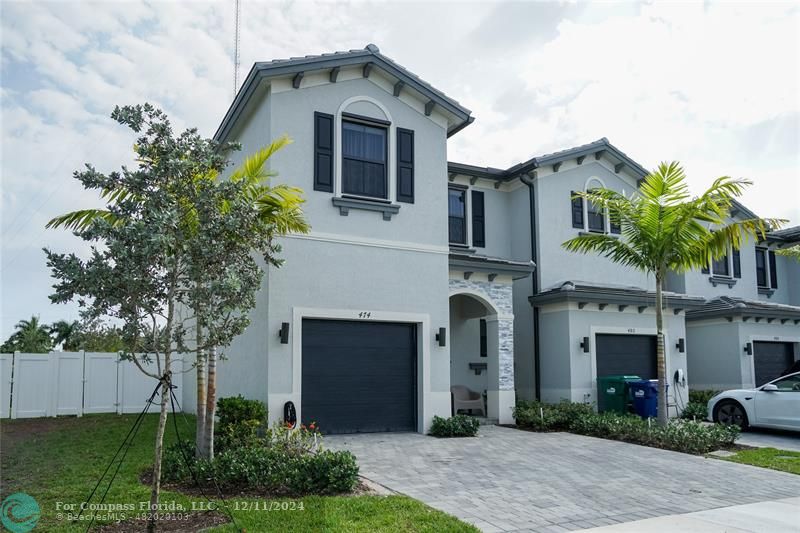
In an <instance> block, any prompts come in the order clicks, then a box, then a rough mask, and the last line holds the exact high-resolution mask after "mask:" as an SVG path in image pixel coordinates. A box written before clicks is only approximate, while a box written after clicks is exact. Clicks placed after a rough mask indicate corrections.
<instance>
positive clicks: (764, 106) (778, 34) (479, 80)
mask: <svg viewBox="0 0 800 533" xmlns="http://www.w3.org/2000/svg"><path fill="white" fill-rule="evenodd" d="M232 9H233V3H232V2H231V3H229V2H225V3H217V2H192V3H180V2H157V3H136V2H97V3H89V2H58V3H9V2H6V3H3V5H2V11H3V13H2V15H3V16H2V17H1V18H0V31H1V32H2V36H1V37H0V39H2V53H1V55H0V57H1V58H2V62H1V63H0V64H1V65H2V69H3V77H2V81H0V91H1V92H0V95H2V107H1V108H0V110H1V111H2V137H1V139H2V145H0V146H1V147H2V152H3V153H2V158H1V159H2V162H0V172H1V173H2V220H3V242H2V256H3V257H2V261H3V280H2V288H3V306H4V308H5V309H4V310H3V312H2V321H3V324H2V333H3V334H5V333H7V331H8V330H9V327H10V326H9V322H11V323H13V322H15V321H16V320H18V319H19V318H20V317H21V316H23V315H26V314H31V313H39V312H40V313H42V315H43V319H45V320H53V319H56V318H58V316H56V315H59V314H60V313H63V314H69V313H74V311H70V310H69V309H64V310H61V309H58V308H52V307H48V305H47V298H46V296H47V293H48V292H49V285H50V281H49V279H48V277H47V273H46V269H45V268H44V266H43V260H42V254H41V251H40V250H39V247H41V246H44V245H50V246H53V247H56V248H60V249H66V248H68V247H69V246H74V245H75V244H76V243H77V241H76V240H75V239H74V238H73V237H71V236H70V235H69V234H68V233H65V232H50V231H47V232H46V231H44V230H43V229H42V227H43V224H44V223H45V222H46V220H47V219H48V218H50V217H51V216H53V215H54V214H57V213H61V212H64V211H67V210H70V209H74V208H77V207H83V206H89V205H94V202H95V201H96V198H95V196H94V195H93V194H92V193H87V192H85V191H83V190H82V189H81V187H80V185H79V184H78V183H77V182H76V181H75V180H73V179H72V177H71V173H72V171H73V170H75V169H78V168H80V167H81V165H82V164H83V163H84V162H92V163H94V164H96V165H97V166H98V168H100V169H101V170H105V171H109V170H112V169H115V168H118V167H119V166H120V164H123V163H129V162H130V160H131V153H130V148H131V144H132V142H133V136H132V135H131V134H130V132H129V131H127V130H126V129H125V128H122V127H120V126H119V125H117V124H116V123H114V122H113V121H111V120H110V118H108V115H109V113H110V111H111V109H112V108H113V106H114V105H117V104H120V105H121V104H128V103H138V102H143V101H151V102H153V103H155V104H157V105H159V106H161V107H162V108H163V109H164V110H165V111H166V112H167V113H168V114H169V115H170V117H171V118H172V119H173V122H174V123H175V126H176V128H182V127H186V126H198V127H199V128H200V131H201V132H203V133H204V134H206V135H211V134H212V133H213V132H214V130H215V129H216V126H217V125H218V122H219V120H220V118H221V117H222V115H223V114H224V112H225V110H226V109H227V108H228V105H229V104H230V101H231V98H232V74H233V73H232V69H233V61H232V50H233V33H234V22H233V11H232ZM241 23H242V27H241V29H242V32H241V52H242V53H241V65H242V67H241V78H243V77H244V76H245V75H246V74H247V71H248V70H249V68H250V66H251V65H252V63H253V62H255V61H266V60H270V59H274V58H285V57H290V56H299V55H305V54H317V53H323V52H330V51H334V50H347V49H351V48H361V47H363V46H364V45H365V44H367V43H369V42H374V43H376V44H378V45H379V46H380V47H381V50H382V51H383V52H384V53H386V54H387V55H389V56H390V57H392V58H393V59H395V60H396V61H398V62H399V63H400V64H402V65H404V66H406V67H408V68H409V69H410V70H412V71H413V72H415V73H417V74H419V75H420V76H421V77H422V78H424V79H426V80H427V81H429V82H431V83H432V84H433V85H434V86H436V87H437V88H439V89H441V90H443V91H445V92H446V93H447V94H449V95H450V96H452V97H454V98H455V99H457V100H459V101H460V102H461V103H463V104H464V105H465V106H467V107H469V108H471V109H472V110H473V112H474V115H475V116H476V118H477V121H476V122H475V124H473V125H472V126H470V127H469V128H467V129H465V130H464V131H462V132H460V133H459V134H458V135H456V136H455V137H453V138H452V139H451V140H450V142H449V152H450V157H451V159H454V160H459V161H464V162H469V163H475V164H479V165H491V166H507V165H511V164H513V163H516V162H519V161H522V160H525V159H528V158H530V157H531V156H533V155H537V154H542V153H546V152H550V151H553V150H558V149H563V148H566V147H569V146H574V145H577V144H583V143H585V142H588V141H592V140H595V139H597V138H599V137H603V136H606V137H608V138H609V139H610V140H611V141H612V142H613V143H615V144H616V145H617V146H618V147H619V148H621V149H622V150H624V151H625V152H627V153H628V154H629V155H631V156H632V157H633V158H635V159H636V160H638V161H640V162H641V163H642V164H644V165H646V166H652V165H654V164H656V163H658V162H659V161H661V160H663V159H678V160H681V161H682V162H684V163H685V165H686V167H687V170H688V173H689V176H690V180H691V185H692V187H693V188H694V189H696V190H699V188H700V187H702V186H704V185H706V184H708V183H709V182H710V181H711V179H713V178H714V177H716V176H718V175H722V174H730V175H734V176H742V177H748V178H750V179H752V180H753V181H754V182H755V185H754V186H753V187H752V188H751V190H750V191H748V193H747V195H746V196H745V197H744V202H745V203H746V204H747V205H748V206H749V207H751V208H752V209H754V210H755V211H756V212H757V213H759V214H763V215H765V216H767V215H769V216H782V217H785V218H790V219H792V222H793V223H794V224H800V202H798V198H800V168H799V167H800V159H799V158H800V156H799V155H798V154H799V153H800V150H798V139H800V131H799V130H800V101H799V100H800V97H799V96H798V95H800V82H798V70H799V69H798V67H797V65H798V64H800V57H798V55H799V54H800V53H799V52H798V50H800V33H798V32H797V27H798V10H797V7H796V6H795V5H793V4H789V3H784V4H781V3H775V4H769V3H764V2H760V3H751V4H745V3H717V4H709V3H703V4H701V3H676V2H671V3H653V4H633V3H618V4H607V3H606V4H603V3H594V4H586V3H575V2H561V3H537V2H531V3H488V2H481V3H474V2H470V3H453V2H441V3H422V2H420V3H409V2H394V3H355V4H349V3H344V4H343V3H331V2H289V3H276V2H265V3H261V2H250V1H247V2H243V3H242V19H241ZM774 191H781V193H780V194H775V193H774ZM12 260H13V262H12V263H11V265H10V267H9V266H8V265H9V261H12ZM45 310H46V311H45ZM47 313H49V314H50V315H54V316H47Z"/></svg>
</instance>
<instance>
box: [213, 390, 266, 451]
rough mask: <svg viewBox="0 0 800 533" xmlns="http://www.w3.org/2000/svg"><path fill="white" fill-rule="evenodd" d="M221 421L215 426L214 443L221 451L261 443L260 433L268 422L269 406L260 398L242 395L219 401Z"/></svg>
mask: <svg viewBox="0 0 800 533" xmlns="http://www.w3.org/2000/svg"><path fill="white" fill-rule="evenodd" d="M217 417H218V419H219V421H218V422H217V424H216V425H215V428H214V430H215V431H214V445H215V448H216V449H217V450H219V451H223V450H226V449H229V448H242V447H248V446H256V445H258V444H259V434H260V433H261V432H262V431H263V429H264V427H265V425H266V422H267V408H266V407H265V406H264V404H263V403H261V402H259V401H258V400H247V399H245V398H243V397H242V396H232V397H229V398H220V399H219V400H218V401H217Z"/></svg>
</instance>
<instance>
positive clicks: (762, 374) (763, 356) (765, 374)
mask: <svg viewBox="0 0 800 533" xmlns="http://www.w3.org/2000/svg"><path fill="white" fill-rule="evenodd" d="M793 362H794V350H793V347H792V343H790V342H764V341H756V342H754V343H753V367H754V369H755V373H756V387H760V386H761V385H763V384H765V383H769V382H770V381H772V380H773V379H776V378H778V377H780V375H781V373H782V372H783V371H784V370H786V369H787V368H789V367H790V366H791V365H792V363H793Z"/></svg>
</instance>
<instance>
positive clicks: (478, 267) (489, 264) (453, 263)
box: [449, 254, 536, 280]
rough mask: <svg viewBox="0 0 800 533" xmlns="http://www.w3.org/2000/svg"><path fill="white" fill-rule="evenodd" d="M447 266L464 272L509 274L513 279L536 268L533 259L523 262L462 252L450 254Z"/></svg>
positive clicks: (519, 277)
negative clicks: (474, 255) (475, 255)
mask: <svg viewBox="0 0 800 533" xmlns="http://www.w3.org/2000/svg"><path fill="white" fill-rule="evenodd" d="M449 266H450V267H451V268H454V269H457V270H463V271H464V272H483V273H486V274H497V275H504V276H511V277H512V278H513V279H515V280H516V279H522V278H526V277H528V276H530V275H531V273H532V272H533V271H534V270H535V269H536V265H535V264H534V263H533V261H530V262H529V263H523V262H517V261H503V260H497V259H492V258H484V257H468V256H465V255H463V254H450V259H449Z"/></svg>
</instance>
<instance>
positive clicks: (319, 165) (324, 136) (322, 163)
mask: <svg viewBox="0 0 800 533" xmlns="http://www.w3.org/2000/svg"><path fill="white" fill-rule="evenodd" d="M314 190H315V191H323V192H333V115H328V114H326V113H319V112H317V113H314Z"/></svg>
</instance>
